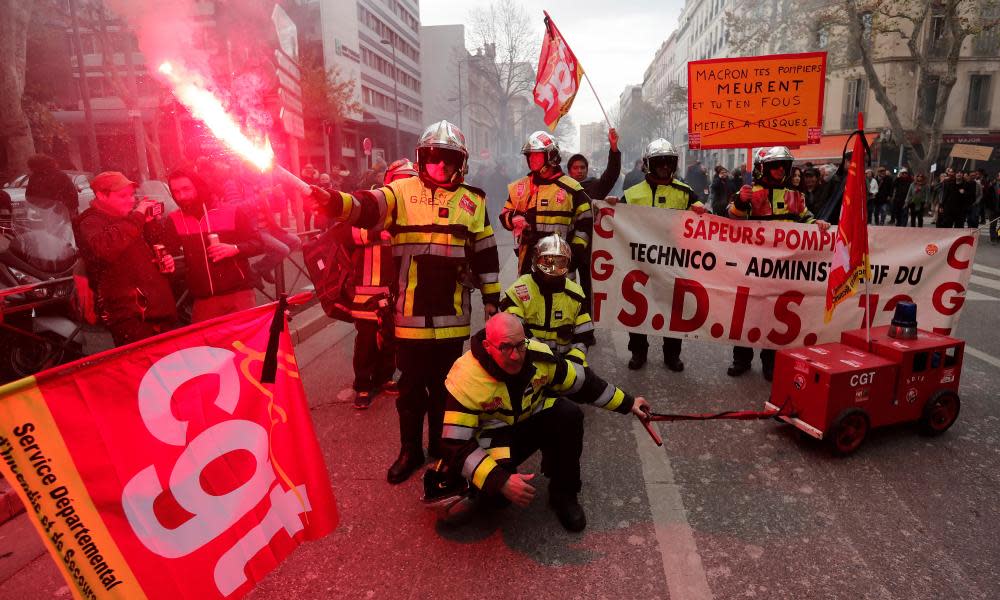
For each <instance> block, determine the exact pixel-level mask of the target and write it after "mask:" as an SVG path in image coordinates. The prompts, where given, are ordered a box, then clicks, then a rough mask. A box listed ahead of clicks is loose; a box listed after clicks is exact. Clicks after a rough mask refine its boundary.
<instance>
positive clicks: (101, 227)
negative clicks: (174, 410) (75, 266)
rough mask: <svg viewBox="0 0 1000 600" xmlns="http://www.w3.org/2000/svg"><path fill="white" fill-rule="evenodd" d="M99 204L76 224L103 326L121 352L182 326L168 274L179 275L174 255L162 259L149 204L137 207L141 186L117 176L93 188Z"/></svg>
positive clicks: (108, 175)
mask: <svg viewBox="0 0 1000 600" xmlns="http://www.w3.org/2000/svg"><path fill="white" fill-rule="evenodd" d="M90 188H91V189H92V190H94V196H95V198H94V201H93V202H92V203H91V205H90V208H88V209H87V210H85V211H83V213H81V214H80V216H79V217H77V218H76V219H75V220H74V221H73V230H74V234H75V236H76V243H77V245H78V246H79V248H80V255H81V257H82V258H83V262H84V265H85V267H86V270H87V275H88V277H89V278H90V281H91V287H93V288H94V289H95V290H96V292H97V309H98V314H99V315H100V317H101V320H102V321H103V322H104V324H105V325H107V327H108V329H110V330H111V336H112V337H113V338H114V341H115V345H116V346H122V345H124V344H128V343H131V342H135V341H138V340H141V339H143V338H147V337H150V336H153V335H156V334H158V333H161V332H163V331H166V330H168V329H172V328H173V327H174V326H175V324H176V322H177V312H176V308H175V305H174V296H173V292H172V291H171V289H170V282H169V281H168V280H167V277H166V275H165V273H172V272H173V271H174V259H173V257H172V256H170V255H169V254H167V255H165V256H163V258H157V256H156V253H155V252H154V251H153V248H152V244H153V243H155V242H157V241H158V240H156V239H154V236H155V230H154V228H153V227H150V225H152V224H153V223H152V222H153V220H154V219H155V217H153V216H152V215H151V214H150V210H151V209H152V207H153V206H154V205H155V204H156V203H155V202H154V201H152V200H149V199H148V198H142V199H140V200H138V201H136V199H135V197H134V193H135V188H136V183H135V182H134V181H130V180H129V179H128V177H125V176H124V175H122V174H121V173H119V172H117V171H105V172H104V173H101V174H99V175H97V176H96V177H94V179H93V181H91V182H90Z"/></svg>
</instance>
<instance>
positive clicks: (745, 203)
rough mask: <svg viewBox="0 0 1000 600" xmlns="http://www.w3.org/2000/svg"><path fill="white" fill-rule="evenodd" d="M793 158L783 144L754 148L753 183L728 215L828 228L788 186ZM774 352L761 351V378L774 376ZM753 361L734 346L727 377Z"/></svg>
mask: <svg viewBox="0 0 1000 600" xmlns="http://www.w3.org/2000/svg"><path fill="white" fill-rule="evenodd" d="M794 161H795V157H793V156H792V153H791V152H790V151H789V150H788V148H786V147H784V146H774V147H773V148H761V149H760V150H759V151H757V154H756V156H755V157H754V161H753V185H752V186H750V185H744V186H743V187H742V188H740V192H739V196H738V197H736V198H735V199H734V200H733V201H732V202H731V203H730V204H729V216H730V217H732V218H734V219H749V220H762V221H791V222H794V223H815V224H816V226H817V227H819V229H820V231H826V230H827V229H829V228H830V224H829V223H827V222H826V221H822V220H818V219H816V217H815V216H813V214H812V213H811V212H810V211H809V209H808V208H806V199H805V196H804V195H803V194H802V192H800V191H798V190H794V189H790V188H789V181H790V180H791V176H792V163H793V162H794ZM774 354H775V353H774V350H768V349H763V350H761V351H760V362H761V365H762V367H763V370H764V378H765V379H767V380H768V381H771V379H772V377H773V376H774ZM752 363H753V348H748V347H745V346H735V347H734V348H733V364H731V365H730V366H729V369H728V370H727V371H726V373H727V374H728V375H729V376H730V377H739V376H740V375H742V374H744V373H746V372H747V371H749V370H750V366H751V364H752Z"/></svg>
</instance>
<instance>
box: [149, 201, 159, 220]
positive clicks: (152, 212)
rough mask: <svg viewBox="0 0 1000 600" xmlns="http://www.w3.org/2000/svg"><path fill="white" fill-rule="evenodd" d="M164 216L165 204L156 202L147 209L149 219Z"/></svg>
mask: <svg viewBox="0 0 1000 600" xmlns="http://www.w3.org/2000/svg"><path fill="white" fill-rule="evenodd" d="M162 214H163V203H162V202H154V203H152V204H151V205H149V207H147V208H146V216H147V217H158V216H160V215H162Z"/></svg>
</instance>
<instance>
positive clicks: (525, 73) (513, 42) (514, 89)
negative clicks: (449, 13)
mask: <svg viewBox="0 0 1000 600" xmlns="http://www.w3.org/2000/svg"><path fill="white" fill-rule="evenodd" d="M469 22H470V25H469V40H470V42H471V43H472V45H473V46H474V47H478V48H482V49H483V50H484V53H485V54H486V55H487V56H489V55H491V54H492V55H493V59H492V60H481V61H474V62H471V66H472V68H475V69H480V70H482V71H483V75H484V79H485V80H486V81H488V82H489V85H490V87H491V88H492V89H491V90H490V94H488V96H490V97H492V99H493V100H494V102H495V104H496V112H495V114H496V118H497V126H498V131H499V134H500V135H499V140H500V143H499V146H500V151H501V152H502V153H513V152H514V151H515V150H516V148H517V147H519V146H520V140H516V139H514V136H513V135H511V133H512V130H513V125H514V123H512V118H513V117H512V115H511V103H512V100H513V99H514V98H515V97H517V96H529V97H530V96H531V90H532V88H533V87H534V85H535V81H534V77H533V72H532V70H531V69H525V68H524V67H523V65H525V64H533V63H534V61H535V60H537V58H538V43H539V39H540V35H539V34H538V32H537V31H536V30H535V29H534V28H533V27H532V25H531V20H530V18H529V17H528V13H527V11H526V10H525V9H524V7H523V6H522V5H521V4H520V3H519V2H517V1H516V0H494V1H493V2H492V3H491V4H490V5H489V6H488V7H483V8H477V9H473V10H472V11H471V12H470V14H469Z"/></svg>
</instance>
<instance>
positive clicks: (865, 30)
mask: <svg viewBox="0 0 1000 600" xmlns="http://www.w3.org/2000/svg"><path fill="white" fill-rule="evenodd" d="M872 23H873V17H872V13H870V12H866V13H861V41H862V42H863V43H864V44H865V48H871V47H872Z"/></svg>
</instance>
